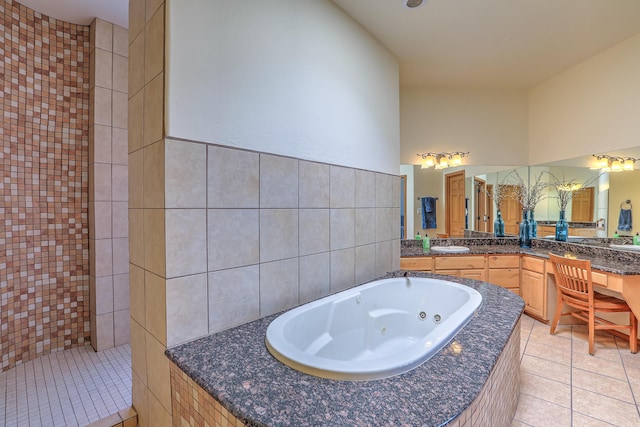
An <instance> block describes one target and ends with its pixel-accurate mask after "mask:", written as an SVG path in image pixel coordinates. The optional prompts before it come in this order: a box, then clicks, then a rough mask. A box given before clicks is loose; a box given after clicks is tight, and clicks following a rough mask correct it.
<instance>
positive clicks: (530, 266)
mask: <svg viewBox="0 0 640 427" xmlns="http://www.w3.org/2000/svg"><path fill="white" fill-rule="evenodd" d="M522 268H523V269H524V270H530V271H535V272H538V273H544V259H542V258H534V257H531V256H525V257H523V258H522Z"/></svg>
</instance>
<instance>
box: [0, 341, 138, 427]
mask: <svg viewBox="0 0 640 427" xmlns="http://www.w3.org/2000/svg"><path fill="white" fill-rule="evenodd" d="M130 406H131V348H130V346H129V344H126V345H123V346H119V347H115V348H112V349H109V350H104V351H101V352H95V351H93V349H92V348H91V347H90V346H88V345H87V346H84V347H77V348H73V349H69V350H65V351H60V352H56V353H51V354H49V355H46V356H42V357H39V358H37V359H34V360H31V361H29V362H25V363H23V364H22V365H19V366H16V367H15V368H13V369H10V370H8V371H5V372H0V426H6V427H13V426H15V427H26V426H29V427H35V426H46V427H49V426H64V427H67V426H85V425H87V424H90V423H92V422H94V421H98V420H100V419H102V418H104V417H107V416H109V415H111V414H114V413H116V412H118V411H119V410H122V409H125V408H128V407H130Z"/></svg>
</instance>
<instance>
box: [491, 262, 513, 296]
mask: <svg viewBox="0 0 640 427" xmlns="http://www.w3.org/2000/svg"><path fill="white" fill-rule="evenodd" d="M487 282H489V283H493V284H494V285H499V286H502V287H503V288H507V289H510V290H512V291H513V292H515V293H516V294H517V293H518V288H519V287H520V269H519V268H492V269H490V270H489V277H488V279H487Z"/></svg>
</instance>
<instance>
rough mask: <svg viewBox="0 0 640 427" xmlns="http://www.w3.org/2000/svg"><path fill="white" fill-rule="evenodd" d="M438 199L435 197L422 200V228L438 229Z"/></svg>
mask: <svg viewBox="0 0 640 427" xmlns="http://www.w3.org/2000/svg"><path fill="white" fill-rule="evenodd" d="M436 200H438V199H436V198H435V197H423V198H422V228H423V229H427V228H438V226H437V225H436Z"/></svg>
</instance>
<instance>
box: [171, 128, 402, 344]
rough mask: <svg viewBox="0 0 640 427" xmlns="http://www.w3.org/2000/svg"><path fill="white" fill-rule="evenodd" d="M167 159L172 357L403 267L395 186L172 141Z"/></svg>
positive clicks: (384, 178) (393, 180)
mask: <svg viewBox="0 0 640 427" xmlns="http://www.w3.org/2000/svg"><path fill="white" fill-rule="evenodd" d="M164 158H165V162H166V163H165V170H166V175H165V197H166V201H165V203H166V206H167V209H166V210H165V234H166V277H167V280H168V282H167V283H168V284H169V283H171V290H170V292H171V299H170V302H169V303H168V311H167V333H168V338H167V345H168V346H173V345H177V344H180V343H182V342H185V341H188V340H191V339H194V338H197V337H200V336H202V335H204V334H207V333H213V332H216V331H220V330H222V329H226V328H229V327H231V326H234V325H238V324H241V323H244V322H247V321H250V320H254V319H257V318H259V317H263V316H267V315H270V314H273V313H276V312H279V311H282V310H285V309H287V308H291V307H293V306H296V305H298V304H300V303H302V302H306V301H309V300H311V299H314V298H318V297H321V296H324V295H327V294H329V293H332V292H335V291H339V290H342V289H346V288H349V287H352V286H354V285H356V284H359V283H362V282H364V281H367V280H370V279H373V278H375V277H377V276H380V275H382V274H384V273H386V272H387V271H392V270H394V269H397V268H399V265H397V264H398V259H399V240H398V238H397V235H398V233H397V232H398V230H397V227H396V226H395V225H396V224H397V223H398V221H396V219H398V218H399V208H398V204H399V200H400V197H399V193H398V192H397V191H396V189H399V178H398V177H394V176H390V175H385V174H380V173H375V172H367V171H360V170H355V169H351V168H346V167H338V166H331V165H325V164H319V163H314V162H309V161H303V160H298V159H293V158H288V157H281V156H275V155H271V154H261V153H254V152H246V151H242V150H238V149H233V148H228V147H218V146H211V145H206V144H200V143H196V142H188V141H175V140H171V139H167V140H165V156H164ZM204 159H206V162H205V161H204ZM356 176H357V177H358V179H357V180H356ZM318 183H320V185H318ZM308 191H312V192H313V191H316V192H317V193H318V196H319V197H318V198H315V197H312V195H310V194H308V193H307V192H308ZM170 199H171V203H169V200H170ZM356 200H357V201H358V204H359V207H356ZM303 206H304V207H303ZM308 206H312V207H308ZM356 234H358V243H356ZM202 279H205V283H206V286H204V285H203V282H202V281H201V280H202ZM192 289H193V290H192ZM203 290H206V293H204V294H203V293H202V292H203ZM168 292H169V290H168ZM194 292H195V293H197V294H198V295H201V298H194ZM168 301H169V300H168ZM171 305H175V306H176V307H191V310H188V311H187V312H184V310H179V309H177V308H174V309H172V308H171ZM202 313H207V316H208V328H206V329H205V328H203V326H204V325H203V319H202ZM190 326H195V327H190ZM178 331H180V333H178Z"/></svg>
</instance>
